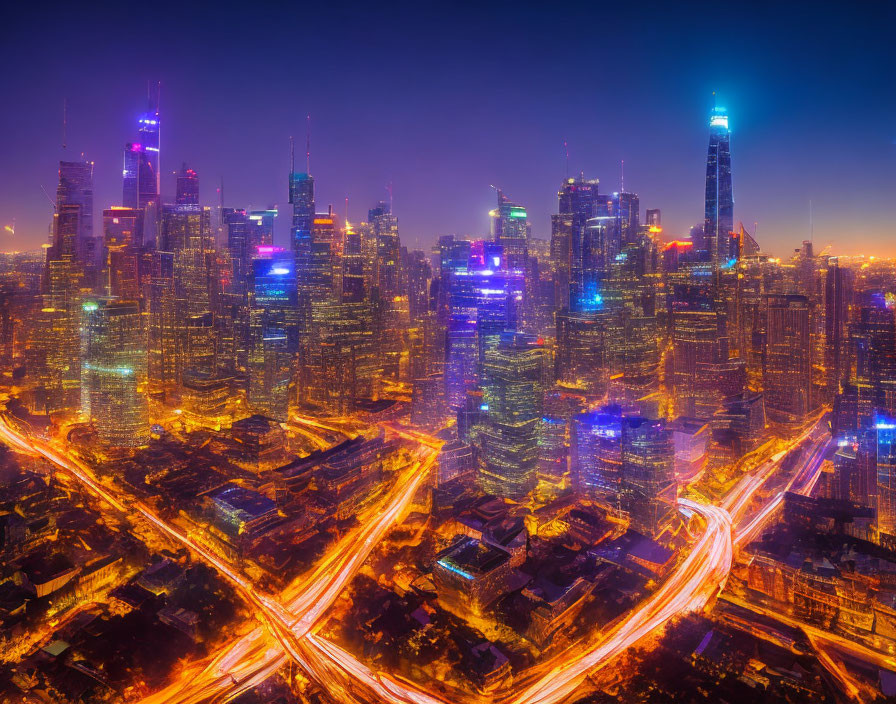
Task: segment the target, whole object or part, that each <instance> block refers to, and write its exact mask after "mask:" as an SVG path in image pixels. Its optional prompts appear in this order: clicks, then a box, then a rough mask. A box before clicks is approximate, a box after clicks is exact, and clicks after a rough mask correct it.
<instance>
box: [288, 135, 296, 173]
mask: <svg viewBox="0 0 896 704" xmlns="http://www.w3.org/2000/svg"><path fill="white" fill-rule="evenodd" d="M295 172H296V140H295V139H294V138H293V137H292V136H291V135H290V137H289V173H291V174H294V173H295Z"/></svg>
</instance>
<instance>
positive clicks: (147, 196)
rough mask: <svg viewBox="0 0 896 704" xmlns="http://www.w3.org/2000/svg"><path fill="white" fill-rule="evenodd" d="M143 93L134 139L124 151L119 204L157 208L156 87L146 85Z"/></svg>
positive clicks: (158, 130)
mask: <svg viewBox="0 0 896 704" xmlns="http://www.w3.org/2000/svg"><path fill="white" fill-rule="evenodd" d="M147 93H148V94H147V107H146V111H145V112H142V113H140V115H139V116H138V117H137V138H136V140H135V141H133V142H128V144H127V145H125V149H124V170H123V173H122V177H123V192H122V205H124V206H125V207H128V208H147V207H149V206H150V204H152V203H154V204H156V207H158V203H159V194H160V193H161V185H162V184H161V172H160V171H159V158H160V145H161V137H160V135H161V118H160V115H159V84H156V85H155V86H153V85H151V84H150V85H149V86H148V91H147Z"/></svg>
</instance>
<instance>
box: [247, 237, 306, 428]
mask: <svg viewBox="0 0 896 704" xmlns="http://www.w3.org/2000/svg"><path fill="white" fill-rule="evenodd" d="M270 249H271V251H270V252H268V251H266V252H265V253H264V254H263V255H259V257H258V258H257V259H255V260H254V261H253V262H252V269H253V277H252V288H251V294H250V311H249V316H250V317H249V320H250V323H249V324H250V344H249V350H248V362H249V369H248V371H249V405H250V406H251V407H252V408H253V410H255V411H256V412H258V413H263V414H265V415H268V416H270V417H271V418H275V419H277V420H286V418H287V413H288V410H289V393H288V392H289V382H290V375H291V364H292V357H293V353H294V349H293V348H292V345H291V344H290V343H291V340H290V330H291V328H294V321H293V320H292V316H293V315H294V311H295V309H296V308H295V306H296V276H295V269H294V267H295V263H294V259H293V257H292V253H291V252H284V251H283V250H275V248H273V247H272V248H270Z"/></svg>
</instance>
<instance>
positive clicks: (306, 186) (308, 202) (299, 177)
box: [289, 170, 314, 336]
mask: <svg viewBox="0 0 896 704" xmlns="http://www.w3.org/2000/svg"><path fill="white" fill-rule="evenodd" d="M289 202H290V203H291V204H292V228H291V230H290V232H291V240H292V251H293V255H294V257H295V272H296V288H297V292H298V309H299V317H298V324H299V334H300V336H305V335H307V334H308V333H309V332H310V329H311V300H312V294H311V271H312V233H311V229H312V227H313V224H314V177H312V176H311V174H308V173H297V172H296V171H295V170H293V171H291V172H290V174H289Z"/></svg>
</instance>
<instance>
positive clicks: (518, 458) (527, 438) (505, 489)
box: [479, 332, 544, 499]
mask: <svg viewBox="0 0 896 704" xmlns="http://www.w3.org/2000/svg"><path fill="white" fill-rule="evenodd" d="M543 373H544V347H543V344H542V340H541V339H539V338H536V337H535V336H533V335H525V334H523V333H517V332H505V333H502V334H501V336H500V339H499V341H498V344H496V345H494V346H491V347H489V348H487V349H486V352H485V364H484V368H483V381H482V388H483V404H482V405H483V411H484V417H483V420H482V426H481V431H480V438H481V443H482V460H483V465H482V468H481V471H480V477H479V478H480V484H481V486H482V488H483V489H484V490H485V491H487V492H490V493H493V494H495V495H497V496H501V497H507V498H511V499H522V498H523V497H525V496H526V494H528V493H529V492H530V491H531V490H532V489H533V488H534V487H535V481H536V470H537V467H538V428H539V422H540V420H541V416H542V403H543V396H544V387H543V381H542V377H543Z"/></svg>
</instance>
